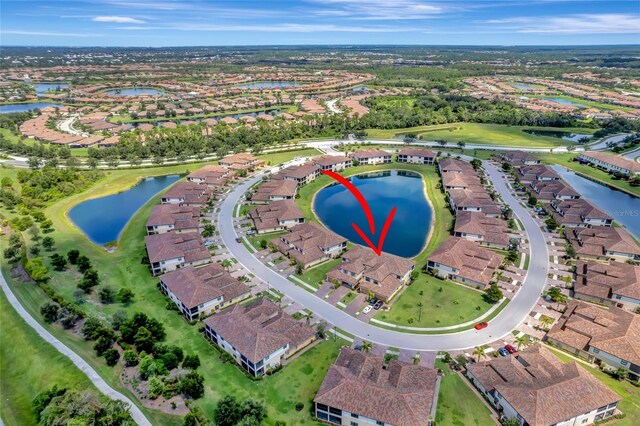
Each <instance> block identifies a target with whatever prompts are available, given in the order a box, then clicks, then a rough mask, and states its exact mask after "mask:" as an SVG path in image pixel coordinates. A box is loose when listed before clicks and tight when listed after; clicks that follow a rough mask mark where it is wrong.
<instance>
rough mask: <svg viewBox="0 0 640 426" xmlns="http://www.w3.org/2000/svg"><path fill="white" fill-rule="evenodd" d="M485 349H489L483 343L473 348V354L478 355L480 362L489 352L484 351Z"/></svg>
mask: <svg viewBox="0 0 640 426" xmlns="http://www.w3.org/2000/svg"><path fill="white" fill-rule="evenodd" d="M485 349H487V347H486V346H484V345H482V346H476V348H475V349H474V350H473V355H475V356H477V357H478V362H480V358H482V357H486V356H487V354H486V353H485V352H484V351H485Z"/></svg>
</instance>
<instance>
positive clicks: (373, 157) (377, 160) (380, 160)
mask: <svg viewBox="0 0 640 426" xmlns="http://www.w3.org/2000/svg"><path fill="white" fill-rule="evenodd" d="M351 157H352V158H353V159H354V160H355V161H357V162H358V163H359V164H360V165H366V164H386V163H390V162H391V154H390V153H388V152H387V151H383V150H381V149H361V150H358V151H356V152H354V153H353V154H351Z"/></svg>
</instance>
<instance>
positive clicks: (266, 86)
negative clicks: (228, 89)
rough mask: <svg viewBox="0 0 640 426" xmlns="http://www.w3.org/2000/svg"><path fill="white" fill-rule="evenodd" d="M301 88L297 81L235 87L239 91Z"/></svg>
mask: <svg viewBox="0 0 640 426" xmlns="http://www.w3.org/2000/svg"><path fill="white" fill-rule="evenodd" d="M294 86H300V84H299V83H296V82H295V81H256V82H255V83H247V84H241V85H240V86H234V87H236V88H238V89H272V88H275V87H294Z"/></svg>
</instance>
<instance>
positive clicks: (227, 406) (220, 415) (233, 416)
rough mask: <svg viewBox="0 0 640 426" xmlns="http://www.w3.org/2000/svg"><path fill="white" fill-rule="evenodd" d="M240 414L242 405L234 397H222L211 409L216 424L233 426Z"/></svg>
mask: <svg viewBox="0 0 640 426" xmlns="http://www.w3.org/2000/svg"><path fill="white" fill-rule="evenodd" d="M241 416H242V406H241V405H240V403H239V402H238V401H237V400H236V398H235V397H233V396H231V395H227V396H225V397H223V398H222V399H221V400H220V401H219V402H218V404H217V405H216V408H215V409H214V410H213V419H214V422H215V424H216V425H217V426H235V424H236V423H238V421H240V419H241Z"/></svg>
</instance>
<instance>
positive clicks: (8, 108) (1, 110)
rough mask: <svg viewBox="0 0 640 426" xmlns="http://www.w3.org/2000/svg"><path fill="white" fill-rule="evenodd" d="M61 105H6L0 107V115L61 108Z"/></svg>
mask: <svg viewBox="0 0 640 426" xmlns="http://www.w3.org/2000/svg"><path fill="white" fill-rule="evenodd" d="M61 106H62V105H58V104H52V103H50V102H33V103H29V104H6V105H0V114H9V113H11V112H25V111H31V110H32V109H36V108H38V109H42V108H46V107H61Z"/></svg>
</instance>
